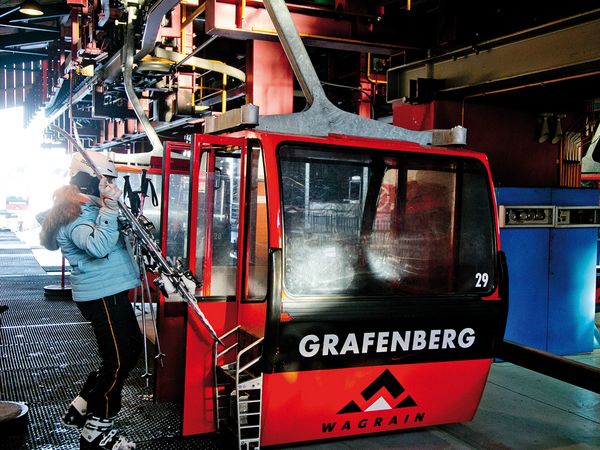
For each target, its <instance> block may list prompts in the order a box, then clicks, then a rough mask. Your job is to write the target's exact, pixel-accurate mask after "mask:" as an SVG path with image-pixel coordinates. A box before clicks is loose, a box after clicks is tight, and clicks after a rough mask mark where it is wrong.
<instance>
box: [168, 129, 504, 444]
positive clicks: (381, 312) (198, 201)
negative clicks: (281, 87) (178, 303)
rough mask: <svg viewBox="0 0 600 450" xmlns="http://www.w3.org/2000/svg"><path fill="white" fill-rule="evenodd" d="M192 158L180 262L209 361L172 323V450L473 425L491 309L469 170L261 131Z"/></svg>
mask: <svg viewBox="0 0 600 450" xmlns="http://www.w3.org/2000/svg"><path fill="white" fill-rule="evenodd" d="M192 147H193V151H192V155H191V164H190V172H189V181H190V182H189V186H190V192H189V205H188V206H189V219H188V220H189V227H188V229H189V232H188V233H187V235H186V236H185V239H184V242H185V245H186V255H187V259H188V262H189V266H190V269H191V270H192V272H193V273H194V275H195V276H196V278H197V279H198V280H199V281H200V285H199V286H198V288H197V290H196V297H197V299H198V304H199V305H200V307H201V309H202V310H203V312H204V314H205V315H206V317H207V318H208V320H209V321H210V322H211V323H212V324H213V326H214V327H215V329H216V330H217V332H218V334H219V335H220V336H221V339H222V341H223V343H224V345H221V344H216V345H215V344H214V341H213V339H212V338H211V337H210V335H209V334H208V333H207V331H206V330H205V329H204V328H203V327H202V326H201V325H200V323H199V322H198V320H197V317H195V316H194V315H193V314H191V313H190V314H187V320H186V321H185V324H186V325H185V326H186V331H185V333H184V336H183V337H182V342H181V346H180V349H179V352H180V353H178V352H175V354H174V355H173V354H172V355H171V359H172V360H175V361H177V357H178V355H181V361H180V363H177V362H175V363H174V364H175V365H177V364H180V366H181V367H184V373H185V376H184V377H183V378H182V379H181V381H180V382H181V385H179V384H178V385H177V386H176V388H178V387H179V386H182V387H183V394H182V395H183V408H184V411H183V417H184V428H183V433H184V435H192V434H200V433H210V432H214V431H217V430H221V431H224V430H231V431H232V432H233V434H234V435H235V436H237V437H238V443H239V446H240V448H244V449H245V448H257V447H259V446H268V445H278V444H288V443H292V442H300V441H310V440H322V439H330V438H343V437H348V436H352V435H359V434H361V435H362V434H367V433H377V432H389V431H393V430H401V429H407V428H415V427H426V426H431V425H437V424H443V423H452V422H462V421H468V420H470V419H471V418H472V417H473V415H474V414H475V411H476V409H477V407H478V404H479V401H480V398H481V395H482V392H483V388H484V385H485V382H486V379H487V376H488V371H489V369H490V364H491V362H492V354H493V347H494V345H495V343H497V342H499V341H501V340H502V338H503V333H504V326H505V321H506V306H507V298H506V287H505V286H506V282H507V280H506V275H505V273H506V270H505V265H504V261H503V258H502V254H501V252H500V244H499V240H498V236H499V234H498V225H497V215H496V204H495V199H494V191H493V186H492V181H491V177H490V170H489V167H488V163H487V160H486V157H485V156H484V155H482V154H479V153H474V152H471V151H466V150H462V149H448V148H435V147H422V146H419V145H417V144H412V143H405V142H397V141H388V140H378V139H367V138H356V137H348V136H341V135H330V136H328V137H304V136H298V135H285V134H276V133H268V132H260V131H242V132H238V133H237V134H235V135H230V136H217V135H195V136H194V139H193V145H192ZM167 160H168V156H167ZM166 175H167V174H166ZM167 178H168V176H167ZM165 182H168V179H167V180H165ZM171 197H172V196H168V195H166V196H163V198H165V199H169V198H171ZM172 207H173V205H169V210H171V208H172ZM181 314H183V315H185V313H184V312H181ZM163 316H164V315H163ZM167 316H168V314H167ZM168 361H169V355H167V358H166V359H165V363H166V364H168ZM158 375H159V379H160V372H159V374H158Z"/></svg>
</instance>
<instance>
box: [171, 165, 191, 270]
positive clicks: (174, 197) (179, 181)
mask: <svg viewBox="0 0 600 450" xmlns="http://www.w3.org/2000/svg"><path fill="white" fill-rule="evenodd" d="M189 201H190V177H189V176H188V175H181V174H175V173H171V176H170V178H169V209H168V217H167V247H166V250H167V254H166V256H167V258H168V259H169V260H170V261H171V262H173V263H174V262H175V261H176V260H177V259H178V258H181V259H182V260H183V262H184V265H187V259H188V255H187V241H188V231H187V227H188V214H189Z"/></svg>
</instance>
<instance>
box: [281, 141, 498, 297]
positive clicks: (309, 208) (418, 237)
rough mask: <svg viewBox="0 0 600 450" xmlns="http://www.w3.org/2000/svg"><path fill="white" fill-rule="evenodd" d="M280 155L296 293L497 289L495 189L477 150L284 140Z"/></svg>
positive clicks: (288, 257) (290, 278)
mask: <svg viewBox="0 0 600 450" xmlns="http://www.w3.org/2000/svg"><path fill="white" fill-rule="evenodd" d="M280 165H281V177H282V190H283V207H284V246H285V247H284V251H285V272H284V273H285V278H284V284H285V288H286V290H287V291H288V292H289V293H290V294H291V295H296V296H302V295H305V296H306V295H361V296H377V295H388V296H389V295H399V296H407V295H416V294H447V293H455V292H458V293H469V292H479V293H483V292H489V291H490V290H491V288H492V283H493V280H494V279H495V278H494V270H495V264H494V255H495V253H494V252H495V247H494V241H493V237H494V232H493V230H494V229H493V225H492V211H491V207H490V204H491V203H490V202H491V200H490V191H489V184H488V179H487V173H486V171H485V168H484V167H483V166H482V165H481V164H480V163H478V162H477V161H476V160H472V159H459V158H451V157H445V156H444V157H441V156H440V157H437V156H435V155H416V154H412V155H407V154H405V153H402V154H399V153H397V154H390V153H383V152H370V153H369V152H365V151H360V150H357V149H353V150H352V151H351V152H349V153H341V152H337V151H322V150H317V149H311V148H310V147H308V146H306V147H304V146H299V145H298V146H293V145H284V146H282V147H281V150H280ZM483 280H486V281H485V283H484V282H483Z"/></svg>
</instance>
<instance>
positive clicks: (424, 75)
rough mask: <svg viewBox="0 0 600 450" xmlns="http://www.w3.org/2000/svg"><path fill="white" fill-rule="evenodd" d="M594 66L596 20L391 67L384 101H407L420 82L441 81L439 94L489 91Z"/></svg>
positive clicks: (597, 58)
mask: <svg viewBox="0 0 600 450" xmlns="http://www.w3.org/2000/svg"><path fill="white" fill-rule="evenodd" d="M538 31H539V30H538ZM521 36H524V37H523V38H520V37H521ZM519 38H520V39H519ZM515 39H516V40H515ZM597 67H600V19H598V18H595V19H593V20H590V21H587V22H584V23H578V24H575V25H570V26H567V27H565V28H561V29H554V30H552V31H549V32H546V33H544V34H541V35H537V36H530V35H529V34H525V33H523V34H522V35H519V36H509V37H506V38H504V39H503V38H499V39H495V40H494V41H489V42H484V43H481V44H479V45H478V46H477V47H469V48H465V49H461V50H457V51H455V52H451V53H448V54H446V55H441V56H438V57H434V58H429V59H426V60H422V61H417V62H414V63H410V64H405V65H403V66H399V67H394V68H391V69H389V70H388V90H387V94H388V101H389V102H391V101H394V100H399V99H402V98H408V97H411V86H410V85H411V81H412V82H413V83H415V82H416V81H417V80H419V79H434V80H445V86H444V88H443V89H441V90H440V91H439V92H449V91H458V90H463V89H475V88H477V87H481V86H485V88H489V87H490V85H491V84H492V83H493V84H498V83H503V86H510V84H511V83H512V84H518V83H519V82H521V81H523V80H527V81H533V80H536V79H537V80H540V81H543V79H544V77H548V76H552V75H553V74H556V73H560V74H561V75H563V76H564V75H565V74H567V73H570V74H573V75H574V74H577V73H582V72H584V71H589V70H595V68H597Z"/></svg>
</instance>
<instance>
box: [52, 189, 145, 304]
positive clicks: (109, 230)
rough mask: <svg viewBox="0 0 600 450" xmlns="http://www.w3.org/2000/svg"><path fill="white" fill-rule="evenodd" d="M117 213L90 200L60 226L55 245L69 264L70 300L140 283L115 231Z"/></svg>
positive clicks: (79, 299)
mask: <svg viewBox="0 0 600 450" xmlns="http://www.w3.org/2000/svg"><path fill="white" fill-rule="evenodd" d="M117 217H118V212H117V211H113V210H111V209H108V208H106V207H99V206H98V205H97V204H95V203H94V201H93V200H90V201H88V202H86V203H82V205H81V214H80V215H79V217H78V218H76V219H75V220H74V221H72V222H70V223H68V224H66V225H63V226H62V227H60V229H59V230H58V233H57V234H56V243H57V244H58V246H59V247H60V249H61V251H62V253H63V255H64V256H65V258H66V259H67V260H68V261H69V264H70V265H71V289H72V292H73V300H75V301H78V302H83V301H89V300H96V299H100V298H102V297H107V296H109V295H113V294H117V293H119V292H121V291H125V290H128V289H131V288H134V287H136V286H138V285H139V284H140V280H139V271H138V268H137V267H136V265H135V263H134V262H133V260H132V259H131V255H130V254H129V252H128V251H127V248H126V247H125V242H124V240H123V237H122V236H121V234H120V232H119V225H118V221H117Z"/></svg>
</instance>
